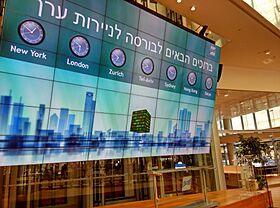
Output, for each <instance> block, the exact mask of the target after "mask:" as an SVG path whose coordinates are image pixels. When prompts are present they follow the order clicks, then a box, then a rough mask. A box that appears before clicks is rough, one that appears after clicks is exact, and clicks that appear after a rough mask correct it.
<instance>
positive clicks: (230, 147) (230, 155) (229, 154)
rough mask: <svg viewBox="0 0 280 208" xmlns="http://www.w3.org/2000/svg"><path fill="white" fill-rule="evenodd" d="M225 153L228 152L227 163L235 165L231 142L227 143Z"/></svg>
mask: <svg viewBox="0 0 280 208" xmlns="http://www.w3.org/2000/svg"><path fill="white" fill-rule="evenodd" d="M227 154H228V160H229V165H235V164H234V144H233V143H227Z"/></svg>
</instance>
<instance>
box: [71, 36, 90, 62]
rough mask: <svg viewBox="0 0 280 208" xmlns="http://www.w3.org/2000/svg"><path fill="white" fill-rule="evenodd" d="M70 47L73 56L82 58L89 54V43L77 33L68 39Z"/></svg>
mask: <svg viewBox="0 0 280 208" xmlns="http://www.w3.org/2000/svg"><path fill="white" fill-rule="evenodd" d="M70 49H71V51H72V53H73V54H74V55H75V56H78V57H80V58H82V57H86V56H87V55H88V54H89V51H90V45H89V42H88V40H87V39H86V38H85V37H83V36H81V35H77V36H74V37H73V38H72V39H71V40H70Z"/></svg>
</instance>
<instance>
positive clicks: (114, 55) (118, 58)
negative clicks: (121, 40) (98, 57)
mask: <svg viewBox="0 0 280 208" xmlns="http://www.w3.org/2000/svg"><path fill="white" fill-rule="evenodd" d="M110 59H111V63H112V64H113V65H114V66H116V67H122V66H123V65H124V64H125V62H126V56H125V53H124V51H123V50H122V49H120V48H114V49H113V50H112V51H111V54H110Z"/></svg>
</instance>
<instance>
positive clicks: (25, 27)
mask: <svg viewBox="0 0 280 208" xmlns="http://www.w3.org/2000/svg"><path fill="white" fill-rule="evenodd" d="M23 27H25V28H26V29H27V30H28V31H29V32H30V33H31V34H32V33H33V32H32V30H30V29H29V28H28V27H27V26H25V25H23Z"/></svg>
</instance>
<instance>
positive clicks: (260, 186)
mask: <svg viewBox="0 0 280 208" xmlns="http://www.w3.org/2000/svg"><path fill="white" fill-rule="evenodd" d="M256 179H257V183H258V190H263V189H264V187H266V183H265V179H264V176H263V175H257V176H256Z"/></svg>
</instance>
